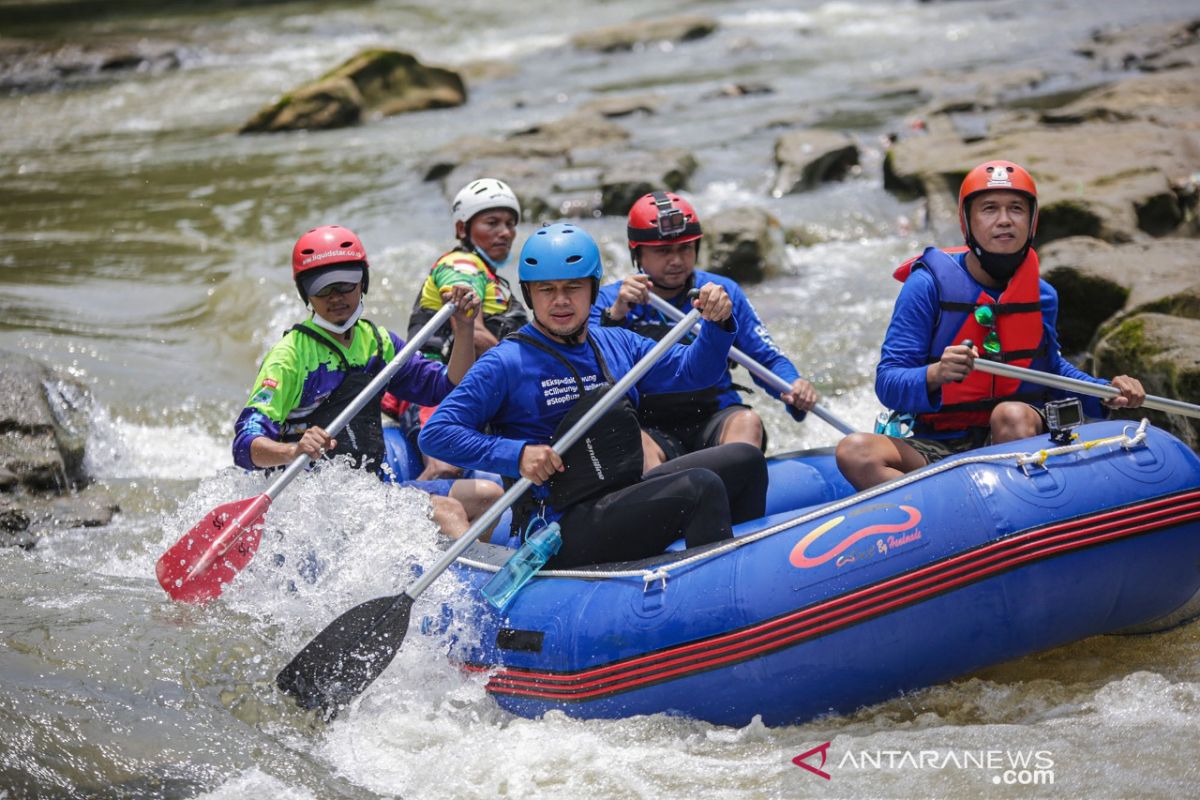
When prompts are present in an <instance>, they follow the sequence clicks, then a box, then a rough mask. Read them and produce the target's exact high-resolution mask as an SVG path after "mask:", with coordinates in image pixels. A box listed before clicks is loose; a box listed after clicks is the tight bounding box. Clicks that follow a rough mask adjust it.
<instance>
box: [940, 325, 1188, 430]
mask: <svg viewBox="0 0 1200 800" xmlns="http://www.w3.org/2000/svg"><path fill="white" fill-rule="evenodd" d="M963 344H968V345H969V343H968V342H963ZM975 369H977V370H979V371H980V372H987V373H990V374H992V375H999V376H1001V377H1002V378H1016V379H1017V380H1022V381H1029V382H1030V383H1037V384H1040V385H1042V386H1049V387H1050V388H1052V389H1063V390H1064V391H1068V392H1075V393H1077V394H1086V395H1089V396H1091V397H1100V398H1103V399H1106V400H1107V399H1108V398H1110V397H1120V396H1121V391H1120V390H1119V389H1117V388H1115V387H1113V386H1108V385H1105V384H1101V383H1088V382H1087V381H1081V380H1078V379H1077V378H1068V377H1065V376H1063V375H1052V374H1050V373H1049V372H1042V371H1041V370H1036V369H1026V368H1025V367H1017V366H1013V365H1012V364H1002V363H1000V362H999V361H988V360H986V359H983V358H977V359H975ZM1142 407H1144V408H1153V409H1154V410H1155V411H1166V412H1167V413H1168V414H1182V415H1184V416H1185V417H1196V418H1197V419H1200V406H1198V405H1195V404H1193V403H1185V402H1183V401H1182V400H1172V399H1170V398H1168V397H1155V396H1154V395H1152V394H1148V395H1146V399H1145V401H1144V402H1143V403H1142Z"/></svg>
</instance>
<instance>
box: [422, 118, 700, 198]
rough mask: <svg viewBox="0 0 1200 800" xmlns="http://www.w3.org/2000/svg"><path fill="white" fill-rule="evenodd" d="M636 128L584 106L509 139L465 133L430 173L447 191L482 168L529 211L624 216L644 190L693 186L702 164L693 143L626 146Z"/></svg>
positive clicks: (445, 150)
mask: <svg viewBox="0 0 1200 800" xmlns="http://www.w3.org/2000/svg"><path fill="white" fill-rule="evenodd" d="M628 139H629V132H628V131H627V130H626V129H625V128H624V127H622V126H621V125H619V124H617V123H615V122H611V121H609V120H608V119H607V118H606V117H604V116H603V115H602V114H601V113H600V112H599V111H597V110H595V109H591V110H582V109H581V110H579V111H575V112H573V113H571V114H569V115H567V116H566V117H563V118H561V119H558V120H555V121H553V122H548V123H544V124H541V125H537V126H532V127H529V128H526V129H524V130H521V131H518V132H515V133H513V134H510V135H509V136H508V137H506V138H505V139H486V138H482V137H478V136H471V137H463V138H460V139H457V140H455V141H454V142H451V143H450V144H449V145H447V146H446V147H445V148H443V149H442V151H441V152H440V153H438V155H437V157H436V158H435V160H434V161H433V162H432V163H430V164H429V165H428V166H427V168H426V172H425V180H431V181H432V180H439V181H442V186H443V190H444V191H445V193H446V194H447V197H449V196H451V195H453V193H454V192H457V191H458V189H459V188H460V187H461V186H463V185H465V184H466V183H467V182H468V181H471V180H474V179H475V178H477V177H479V176H480V175H490V176H493V177H496V178H499V179H501V180H503V181H505V182H506V183H508V184H509V185H510V186H512V187H513V191H515V192H516V193H517V197H518V198H519V199H520V201H521V209H522V212H523V214H524V216H525V218H526V219H528V220H539V219H548V218H549V219H559V218H564V217H576V218H587V217H593V216H597V215H600V214H616V215H620V216H623V215H624V214H626V213H627V212H628V210H629V206H630V205H632V204H633V201H634V200H636V199H637V198H638V197H640V196H641V195H643V194H645V193H646V192H649V191H653V190H656V189H663V188H666V189H672V190H676V189H682V188H685V187H686V186H687V183H688V181H689V180H690V178H691V176H692V174H693V173H694V172H695V170H696V167H697V164H696V160H695V158H694V157H693V156H692V154H691V153H690V152H688V151H685V150H682V149H667V150H659V151H642V150H628V149H624V147H623V145H624V144H625V142H626V141H627V140H628Z"/></svg>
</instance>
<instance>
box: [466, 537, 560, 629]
mask: <svg viewBox="0 0 1200 800" xmlns="http://www.w3.org/2000/svg"><path fill="white" fill-rule="evenodd" d="M560 547H562V533H560V532H559V530H558V523H557V522H551V523H550V524H549V525H547V526H546V527H544V528H542V529H541V530H539V531H538V532H537V533H535V534H533V535H532V536H530V537H529V538H528V539H526V540H525V544H523V545H521V549H520V550H518V551H517V552H515V553H513V554H512V557H510V558H509V559H508V561H506V562H504V566H503V567H501V568H500V571H499V572H497V573H496V574H495V575H493V576H492V579H491V580H490V581H488V582H487V583H485V584H484V586H483V589H481V590H480V591H481V592H483V596H484V597H486V598H487V601H488V602H489V603H491V604H492V605H493V606H495V607H496V608H497V609H499V610H501V611H503V610H504V608H505V606H507V605H508V604H509V603H510V602H512V599H513V596H514V595H516V593H517V592H519V591H521V587H522V586H524V585H525V584H526V583H528V582H529V579H530V578H532V577H533V576H534V574H535V573H536V572H537V571H538V570H539V569H541V568H542V565H544V564H545V563H546V562H547V561H549V560H550V556H552V555H554V554H555V553H557V552H558V548H560Z"/></svg>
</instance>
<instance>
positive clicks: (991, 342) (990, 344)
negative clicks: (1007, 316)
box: [975, 306, 1000, 356]
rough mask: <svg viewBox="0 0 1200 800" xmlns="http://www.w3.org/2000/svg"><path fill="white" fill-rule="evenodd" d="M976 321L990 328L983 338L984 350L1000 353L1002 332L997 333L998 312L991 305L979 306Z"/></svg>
mask: <svg viewBox="0 0 1200 800" xmlns="http://www.w3.org/2000/svg"><path fill="white" fill-rule="evenodd" d="M975 321H976V322H978V323H979V324H980V325H982V326H983V327H985V328H987V329H988V333H987V336H985V337H984V338H983V351H984V352H985V353H987V354H988V355H993V356H998V355H1000V334H998V333H996V312H995V311H994V310H993V309H992V307H991V306H979V307H978V308H976V309H975Z"/></svg>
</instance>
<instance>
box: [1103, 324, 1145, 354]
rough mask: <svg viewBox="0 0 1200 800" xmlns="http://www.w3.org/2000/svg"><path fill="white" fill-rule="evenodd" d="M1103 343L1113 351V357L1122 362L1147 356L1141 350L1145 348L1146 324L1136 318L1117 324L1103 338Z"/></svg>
mask: <svg viewBox="0 0 1200 800" xmlns="http://www.w3.org/2000/svg"><path fill="white" fill-rule="evenodd" d="M1104 343H1105V345H1107V346H1108V347H1109V348H1110V349H1111V350H1112V351H1113V355H1114V356H1116V357H1117V358H1119V359H1121V360H1122V361H1129V360H1135V359H1138V358H1139V356H1141V357H1145V356H1147V355H1149V353H1147V352H1144V350H1143V348H1144V347H1145V346H1146V323H1145V321H1144V320H1142V319H1139V318H1137V317H1132V318H1130V319H1127V320H1125V321H1123V322H1121V323H1119V324H1118V325H1117V326H1116V327H1115V328H1113V329H1112V331H1111V332H1109V334H1108V336H1106V337H1105V339H1104Z"/></svg>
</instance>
